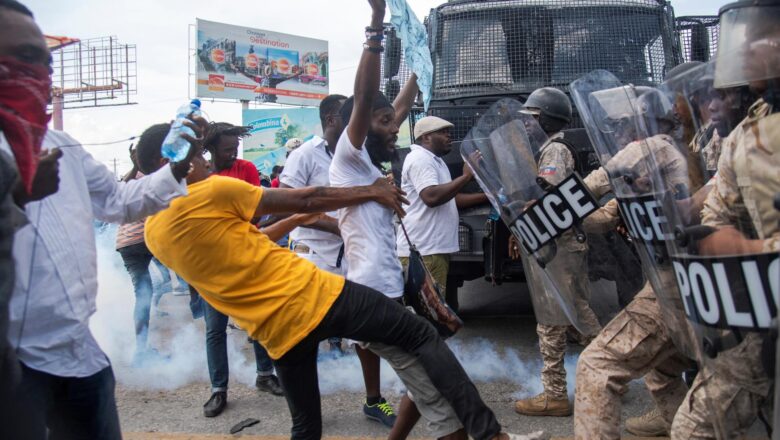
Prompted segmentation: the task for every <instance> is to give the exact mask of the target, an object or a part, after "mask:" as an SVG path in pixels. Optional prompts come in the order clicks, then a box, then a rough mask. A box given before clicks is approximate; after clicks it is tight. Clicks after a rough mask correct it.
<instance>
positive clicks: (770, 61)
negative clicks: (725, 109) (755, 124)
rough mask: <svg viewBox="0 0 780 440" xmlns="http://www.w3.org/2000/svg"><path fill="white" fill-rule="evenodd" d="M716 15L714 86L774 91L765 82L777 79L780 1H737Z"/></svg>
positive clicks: (778, 68)
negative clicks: (745, 87)
mask: <svg viewBox="0 0 780 440" xmlns="http://www.w3.org/2000/svg"><path fill="white" fill-rule="evenodd" d="M719 16H720V37H719V39H718V53H717V58H716V60H717V64H716V70H715V87H718V88H724V87H735V86H740V85H748V84H750V85H751V87H755V88H756V89H757V91H761V92H763V91H765V90H766V89H767V88H776V87H775V86H774V85H773V84H771V85H772V87H768V86H767V84H766V83H765V81H767V80H777V79H778V78H780V26H778V23H780V0H749V1H738V2H735V3H731V4H728V5H726V6H723V7H722V8H721V9H720V12H719Z"/></svg>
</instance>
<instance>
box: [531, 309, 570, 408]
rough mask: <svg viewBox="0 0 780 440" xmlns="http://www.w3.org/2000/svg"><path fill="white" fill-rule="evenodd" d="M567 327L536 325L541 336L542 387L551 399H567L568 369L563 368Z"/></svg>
mask: <svg viewBox="0 0 780 440" xmlns="http://www.w3.org/2000/svg"><path fill="white" fill-rule="evenodd" d="M568 329H569V326H566V325H544V324H537V325H536V334H537V335H538V336H539V351H540V352H541V354H542V362H543V364H544V366H543V367H542V385H544V393H545V394H546V395H547V397H548V398H550V399H555V400H561V399H567V398H568V395H567V393H566V369H565V368H564V367H563V355H564V354H566V331H567V330H568Z"/></svg>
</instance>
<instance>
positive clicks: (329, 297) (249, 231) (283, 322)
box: [145, 176, 344, 359]
mask: <svg viewBox="0 0 780 440" xmlns="http://www.w3.org/2000/svg"><path fill="white" fill-rule="evenodd" d="M187 190H188V193H189V194H188V195H187V196H186V197H181V198H179V199H176V200H174V201H173V202H172V203H171V206H170V207H169V208H168V209H166V210H164V211H161V212H159V213H157V214H155V215H153V216H151V217H149V218H148V219H147V221H146V228H145V240H146V245H147V246H148V247H149V249H150V250H151V251H152V253H153V254H154V255H155V256H156V257H157V258H158V259H159V260H160V261H161V262H162V263H163V264H164V265H166V266H167V267H170V268H171V269H173V270H174V271H175V272H176V273H177V274H179V275H181V277H182V278H184V279H185V280H186V281H187V282H188V283H190V284H191V285H192V286H193V287H194V288H195V289H196V290H197V291H198V292H199V293H200V294H201V296H202V297H203V299H205V300H206V301H207V302H208V303H209V304H211V305H212V306H213V307H214V308H215V309H217V310H219V311H220V312H221V313H223V314H225V315H228V316H230V317H232V318H233V319H234V320H235V321H236V323H237V324H238V325H240V326H241V328H243V329H245V330H246V331H247V332H248V333H249V334H250V335H251V336H252V337H253V338H255V339H256V340H257V341H259V342H260V343H261V344H262V345H263V347H265V348H266V350H268V354H269V355H270V356H271V357H272V358H273V359H279V358H280V357H281V356H283V355H284V354H285V353H287V351H288V350H290V349H291V348H292V347H294V346H295V345H296V344H297V343H298V342H300V341H301V340H302V339H303V338H304V337H306V336H307V335H308V334H309V333H310V332H311V331H312V330H314V328H315V327H317V325H319V323H320V321H322V319H323V318H324V317H325V314H326V313H327V312H328V310H330V307H331V306H332V305H333V302H334V301H335V300H336V298H338V296H339V294H340V293H341V290H342V288H343V287H344V278H343V277H341V276H338V275H334V274H331V273H329V272H327V271H324V270H320V269H319V268H317V266H315V265H314V264H312V263H311V262H309V261H307V260H304V259H302V258H299V257H298V256H297V255H295V254H294V253H293V252H291V251H289V250H288V249H285V248H282V247H279V246H278V245H277V244H276V243H274V242H272V241H271V240H270V239H269V238H268V237H267V236H266V235H265V234H263V233H261V232H260V231H259V230H258V229H257V228H256V227H255V226H253V225H252V224H251V223H249V220H250V219H251V218H252V217H253V216H254V214H255V210H256V209H257V205H258V203H259V202H260V199H261V197H262V196H263V189H262V188H261V187H257V186H254V185H250V184H248V183H246V182H243V181H241V180H238V179H234V178H231V177H222V176H212V177H210V178H208V179H206V180H203V181H201V182H198V183H194V184H192V185H189V187H188V188H187Z"/></svg>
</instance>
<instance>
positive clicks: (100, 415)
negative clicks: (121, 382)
mask: <svg viewBox="0 0 780 440" xmlns="http://www.w3.org/2000/svg"><path fill="white" fill-rule="evenodd" d="M115 385H116V382H115V381H114V373H113V371H112V370H111V367H107V368H105V369H103V370H101V371H98V372H97V373H95V374H93V375H92V376H87V377H60V376H54V375H51V374H48V373H44V372H42V371H38V370H33V369H32V368H28V367H27V366H25V365H24V364H22V383H21V384H20V385H19V386H18V387H17V388H16V392H15V394H14V396H13V399H14V402H15V405H13V407H12V408H11V413H10V414H6V416H7V417H8V420H7V421H3V423H2V426H0V438H7V439H30V440H46V439H47V438H48V440H62V439H68V440H70V439H74V440H75V439H84V440H90V439H101V440H114V439H116V440H120V439H121V438H122V433H121V430H120V428H119V415H118V414H117V409H116V401H115V399H114V387H115ZM0 419H1V418H0ZM47 428H48V430H49V433H48V437H47V434H46V430H47Z"/></svg>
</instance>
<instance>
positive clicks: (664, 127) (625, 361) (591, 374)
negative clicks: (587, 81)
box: [574, 86, 691, 439]
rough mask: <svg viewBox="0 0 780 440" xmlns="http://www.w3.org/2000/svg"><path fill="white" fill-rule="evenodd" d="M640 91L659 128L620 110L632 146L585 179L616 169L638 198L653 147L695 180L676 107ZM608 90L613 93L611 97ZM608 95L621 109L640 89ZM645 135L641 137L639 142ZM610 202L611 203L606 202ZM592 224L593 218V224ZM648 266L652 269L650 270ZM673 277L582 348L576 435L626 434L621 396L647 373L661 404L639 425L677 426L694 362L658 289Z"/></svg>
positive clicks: (625, 193) (616, 181) (672, 171)
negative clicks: (641, 126)
mask: <svg viewBox="0 0 780 440" xmlns="http://www.w3.org/2000/svg"><path fill="white" fill-rule="evenodd" d="M627 87H631V86H627ZM635 91H636V92H637V94H639V93H640V92H644V93H643V94H642V96H640V100H639V104H640V106H641V105H643V106H644V108H645V109H646V110H647V111H648V115H649V116H650V117H649V118H647V119H649V120H648V125H653V126H654V130H653V131H652V132H651V133H646V134H653V136H650V137H646V138H645V139H641V137H642V136H640V134H639V133H638V132H637V131H636V129H635V128H634V127H635V126H636V122H637V121H636V120H632V119H634V118H635V117H636V116H635V115H634V109H633V108H628V109H626V110H622V111H619V112H617V113H622V114H623V115H624V116H623V118H621V119H626V120H622V121H614V124H612V128H614V127H624V128H623V129H621V131H623V132H622V133H620V132H616V131H613V132H612V136H613V139H615V142H617V143H622V142H626V141H631V142H630V143H628V145H626V146H625V147H623V146H622V145H617V148H618V149H619V151H618V152H617V153H616V154H614V156H612V157H611V159H610V160H609V161H608V162H607V163H604V164H603V165H604V166H603V167H602V168H600V169H599V170H597V171H595V172H594V173H591V175H589V176H588V177H587V178H586V179H585V182H586V184H589V187H591V188H592V183H593V182H594V181H598V182H601V185H602V186H603V179H604V175H609V176H610V181H611V183H612V185H613V190H614V192H615V194H616V195H617V196H618V199H620V198H621V197H632V196H633V197H636V196H639V195H642V194H643V193H647V192H650V191H651V190H652V187H651V186H648V182H646V181H645V180H644V179H645V177H643V175H646V174H647V171H648V170H647V167H646V166H645V160H646V154H647V152H648V151H652V152H654V156H655V158H656V164H657V166H659V167H663V168H664V169H667V170H669V175H678V176H684V177H685V178H684V179H682V181H687V175H688V172H687V169H686V168H685V167H686V162H685V160H684V159H683V157H682V155H680V153H679V152H678V150H677V148H676V146H675V141H674V139H673V138H672V137H671V136H670V133H672V132H673V131H674V129H675V128H677V127H676V126H675V123H676V118H674V117H673V115H672V114H671V106H670V105H665V104H664V102H663V99H661V97H660V96H658V94H657V92H655V91H650V90H645V89H640V88H636V90H635ZM608 93H612V94H613V95H612V96H611V97H610V96H607V95H608ZM608 93H605V94H602V96H603V97H604V99H607V98H610V99H612V100H613V104H612V107H613V109H615V104H614V101H615V100H619V99H623V100H625V101H626V105H630V104H631V101H630V100H626V99H625V97H626V96H627V95H628V94H630V93H634V91H633V90H627V89H625V88H623V90H620V89H616V90H614V92H608ZM593 95H597V93H594V94H593ZM642 98H643V99H642ZM667 104H668V103H667ZM580 110H581V112H582V111H583V109H580ZM625 115H631V116H625ZM588 128H589V129H591V128H592V127H588ZM637 138H640V140H638V141H637ZM597 148H598V147H597ZM619 176H632V177H633V178H632V179H631V180H628V179H622V178H618V177H619ZM678 183H680V182H679V181H678V182H675V181H674V180H673V179H670V181H669V182H668V183H667V185H668V187H669V188H668V189H669V190H673V189H674V188H675V187H676V186H678V185H677V184H678ZM608 206H610V205H607V206H605V208H607V207H608ZM602 211H604V209H602ZM605 214H611V215H613V216H616V215H617V214H618V211H617V209H615V207H614V206H612V209H610V210H608V212H606V213H605ZM606 217H608V215H606ZM587 223H588V222H587V221H586V226H587ZM634 238H635V241H637V240H639V237H634ZM640 251H641V248H640ZM646 262H647V259H644V260H643V265H645V264H646ZM645 269H646V272H647V268H645ZM668 275H670V273H669V271H668V270H667V276H664V277H656V281H655V282H654V283H651V282H648V283H647V284H646V285H645V286H644V287H643V288H642V290H641V291H640V292H639V293H638V294H637V295H636V297H635V298H634V299H633V300H632V302H631V303H629V304H628V305H627V306H626V308H625V309H623V310H622V311H621V312H620V313H619V314H618V315H617V316H616V317H615V318H614V319H613V320H612V321H610V322H609V323H608V324H607V325H606V327H604V329H603V330H602V331H601V333H599V335H598V336H597V337H596V339H595V340H594V341H593V342H592V343H591V344H590V345H589V346H588V347H587V348H586V349H585V351H584V352H583V353H582V354H581V356H580V359H579V361H578V364H577V386H576V391H575V413H574V433H575V438H577V439H618V438H619V437H620V429H619V427H620V407H621V402H620V395H622V394H623V393H625V392H626V391H627V385H628V382H630V381H631V380H633V379H638V378H641V377H644V378H645V384H646V386H647V388H648V390H649V391H650V393H651V395H652V397H653V400H654V401H655V403H656V406H657V408H658V409H657V411H653V412H651V413H648V414H647V415H646V416H644V417H643V418H642V419H640V420H636V422H637V423H635V425H637V427H639V428H644V429H648V428H653V429H654V432H653V431H650V432H642V433H643V434H645V435H659V434H663V433H665V431H666V430H667V429H668V428H669V426H671V422H672V419H673V417H674V414H675V412H676V411H677V408H678V407H679V405H680V402H682V399H683V397H684V396H685V393H686V391H687V388H686V386H685V384H684V382H683V381H682V372H683V371H684V370H685V369H687V368H688V367H689V366H690V364H691V362H690V360H689V359H687V358H686V357H685V356H684V355H682V354H681V353H680V349H679V348H678V347H677V346H676V345H675V342H674V340H673V338H672V333H673V331H674V330H673V329H671V328H669V327H668V326H669V321H668V319H667V317H666V316H665V315H664V312H663V311H662V307H661V304H659V299H658V297H657V295H656V292H654V290H653V284H656V285H659V287H662V288H663V290H664V292H662V293H663V294H667V292H666V291H667V290H668V289H667V288H664V287H665V286H666V285H670V287H671V288H673V286H674V284H673V282H674V281H673V277H671V276H668ZM659 280H660V282H659ZM683 319H684V318H683ZM659 426H660V429H659ZM659 430H660V432H659Z"/></svg>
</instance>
